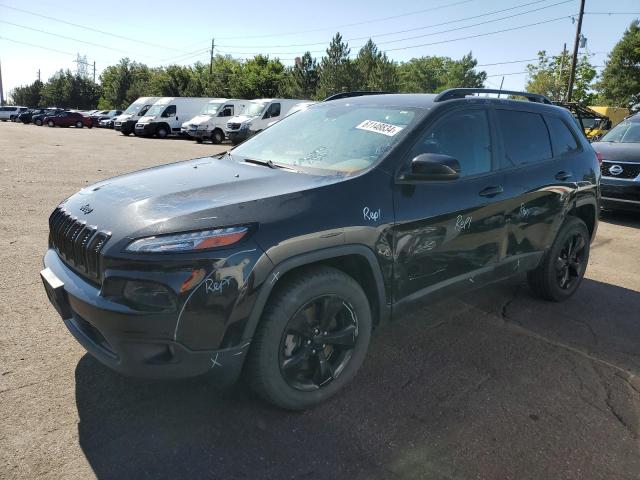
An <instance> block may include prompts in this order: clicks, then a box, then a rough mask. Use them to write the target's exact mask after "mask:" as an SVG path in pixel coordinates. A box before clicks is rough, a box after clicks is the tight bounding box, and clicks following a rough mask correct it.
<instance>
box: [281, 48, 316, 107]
mask: <svg viewBox="0 0 640 480" xmlns="http://www.w3.org/2000/svg"><path fill="white" fill-rule="evenodd" d="M319 77H320V69H319V67H318V62H317V61H316V59H315V58H313V57H312V56H311V53H310V52H305V54H304V55H302V57H300V60H299V61H298V60H296V63H295V65H294V66H293V68H291V69H290V70H289V71H288V72H287V84H286V88H285V90H284V92H283V93H284V94H285V95H286V96H288V97H291V98H314V97H315V95H316V90H317V89H318V80H319Z"/></svg>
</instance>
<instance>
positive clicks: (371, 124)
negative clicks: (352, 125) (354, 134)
mask: <svg viewBox="0 0 640 480" xmlns="http://www.w3.org/2000/svg"><path fill="white" fill-rule="evenodd" d="M356 128H359V129H360V130H368V131H369V132H376V133H381V134H383V135H386V136H387V137H393V136H394V135H395V134H396V133H398V132H399V131H400V130H402V127H398V126H397V125H391V124H390V123H383V122H376V121H375V120H365V121H364V122H362V123H361V124H360V125H358V126H357V127H356Z"/></svg>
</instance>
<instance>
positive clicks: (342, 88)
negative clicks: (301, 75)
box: [316, 33, 354, 99]
mask: <svg viewBox="0 0 640 480" xmlns="http://www.w3.org/2000/svg"><path fill="white" fill-rule="evenodd" d="M350 53H351V49H350V48H349V44H348V43H346V42H343V41H342V35H340V33H336V34H335V36H334V37H333V39H332V40H331V43H330V44H329V48H327V54H326V55H325V56H324V57H322V60H321V61H320V78H319V80H318V91H317V92H316V98H318V99H323V98H326V97H328V96H329V95H333V94H334V93H340V92H348V91H349V90H353V84H354V66H353V62H351V60H349V54H350Z"/></svg>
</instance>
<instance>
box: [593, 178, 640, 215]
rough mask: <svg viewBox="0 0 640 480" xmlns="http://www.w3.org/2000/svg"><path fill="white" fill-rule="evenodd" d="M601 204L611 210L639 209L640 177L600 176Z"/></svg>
mask: <svg viewBox="0 0 640 480" xmlns="http://www.w3.org/2000/svg"><path fill="white" fill-rule="evenodd" d="M600 188H601V191H602V201H601V205H602V206H603V207H604V208H609V209H612V210H640V177H638V178H635V179H615V178H610V177H602V179H601V181H600Z"/></svg>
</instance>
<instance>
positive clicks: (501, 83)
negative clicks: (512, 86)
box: [498, 75, 504, 98]
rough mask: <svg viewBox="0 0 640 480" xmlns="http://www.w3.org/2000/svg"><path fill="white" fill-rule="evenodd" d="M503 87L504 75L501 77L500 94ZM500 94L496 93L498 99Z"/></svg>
mask: <svg viewBox="0 0 640 480" xmlns="http://www.w3.org/2000/svg"><path fill="white" fill-rule="evenodd" d="M503 85H504V75H503V76H502V81H501V82H500V92H502V86H503ZM500 92H498V98H500Z"/></svg>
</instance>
